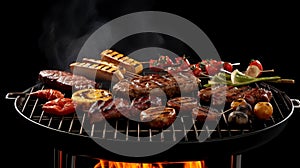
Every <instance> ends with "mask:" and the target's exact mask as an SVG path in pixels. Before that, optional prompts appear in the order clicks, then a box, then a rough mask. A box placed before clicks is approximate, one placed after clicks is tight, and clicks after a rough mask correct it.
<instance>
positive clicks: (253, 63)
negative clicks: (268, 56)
mask: <svg viewBox="0 0 300 168" xmlns="http://www.w3.org/2000/svg"><path fill="white" fill-rule="evenodd" d="M251 65H255V66H257V67H258V69H259V70H261V71H263V66H262V64H261V62H260V61H259V60H256V59H253V60H251V61H250V63H249V66H251Z"/></svg>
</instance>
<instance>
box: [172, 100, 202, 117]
mask: <svg viewBox="0 0 300 168" xmlns="http://www.w3.org/2000/svg"><path fill="white" fill-rule="evenodd" d="M198 102H199V101H198V100H197V99H196V98H195V97H175V98H172V99H170V100H168V102H167V105H168V106H169V107H173V108H175V110H176V112H177V113H178V112H179V111H183V112H189V113H190V112H191V111H192V109H193V108H194V107H197V106H198Z"/></svg>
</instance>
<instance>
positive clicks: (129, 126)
mask: <svg viewBox="0 0 300 168" xmlns="http://www.w3.org/2000/svg"><path fill="white" fill-rule="evenodd" d="M259 87H263V88H266V89H268V90H271V91H272V93H273V98H272V100H271V103H272V104H273V106H274V112H273V116H272V117H271V119H270V120H267V121H264V122H250V123H249V124H248V125H247V126H246V127H241V128H237V127H231V126H230V125H229V124H228V122H227V119H226V114H223V115H222V117H221V119H220V120H219V121H213V122H218V123H215V124H212V125H217V127H213V128H212V127H210V125H209V124H207V125H203V123H199V122H197V121H195V120H194V119H193V118H192V117H190V116H177V117H178V119H177V120H176V121H175V122H174V123H173V124H172V125H171V126H170V127H169V128H167V129H165V130H153V129H149V128H146V127H144V126H143V125H141V124H140V123H138V122H134V121H131V120H126V119H120V120H117V121H114V122H100V123H96V124H90V123H89V121H88V117H87V114H86V113H84V112H77V113H76V114H72V115H67V116H62V117H59V116H51V115H48V114H47V113H44V112H43V110H42V108H41V107H42V103H43V102H42V101H41V100H39V99H37V98H33V97H30V96H25V97H20V96H19V97H18V98H17V100H18V101H16V103H15V106H16V108H17V110H18V111H19V113H21V114H22V115H24V117H26V118H28V119H29V120H31V121H32V122H34V123H36V124H40V125H42V126H45V127H47V128H49V129H54V130H57V131H62V132H65V133H68V134H74V135H80V136H88V137H92V138H100V139H105V140H115V141H116V140H117V141H137V142H140V141H149V142H153V141H158V142H168V141H178V138H182V137H183V138H182V139H181V140H180V141H183V142H198V141H202V140H203V139H201V137H205V138H207V140H206V141H210V140H219V139H226V138H232V137H235V136H241V135H244V134H247V133H251V132H255V131H259V130H261V129H265V128H267V127H271V126H273V125H276V124H278V123H280V122H283V121H284V120H285V119H286V118H288V116H289V115H290V114H291V111H292V107H293V106H292V102H291V100H290V99H289V97H288V96H287V95H286V94H285V93H284V92H282V91H280V90H278V89H276V88H275V87H273V86H270V85H267V84H265V83H260V84H259ZM43 88H44V85H42V84H37V85H35V86H33V87H31V88H29V89H28V90H27V91H25V92H28V93H30V92H33V91H36V90H39V89H43ZM190 125H192V127H190ZM158 133H160V134H158ZM121 134H122V135H125V136H120V135H121ZM200 134H201V135H202V136H201V137H200V136H199V135H200ZM144 137H146V138H144Z"/></svg>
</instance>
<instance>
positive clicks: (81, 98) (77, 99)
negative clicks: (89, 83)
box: [71, 89, 112, 111]
mask: <svg viewBox="0 0 300 168" xmlns="http://www.w3.org/2000/svg"><path fill="white" fill-rule="evenodd" d="M71 98H72V100H73V102H74V103H76V109H79V110H83V111H88V110H89V108H90V107H91V105H92V104H93V103H94V102H96V101H99V100H101V101H107V100H110V99H112V93H111V92H109V91H108V90H105V89H82V90H78V91H75V92H74V93H73V94H72V97H71Z"/></svg>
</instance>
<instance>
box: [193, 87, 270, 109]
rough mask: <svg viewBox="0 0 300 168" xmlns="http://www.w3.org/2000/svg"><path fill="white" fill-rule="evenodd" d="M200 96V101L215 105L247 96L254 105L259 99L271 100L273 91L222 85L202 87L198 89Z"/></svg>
mask: <svg viewBox="0 0 300 168" xmlns="http://www.w3.org/2000/svg"><path fill="white" fill-rule="evenodd" d="M198 96H199V98H200V103H203V104H207V103H212V104H213V105H222V104H224V103H225V105H226V104H230V103H231V102H232V101H234V100H236V99H238V98H245V99H246V101H247V102H248V103H249V104H251V105H254V104H255V103H257V102H259V101H270V100H271V98H272V92H271V91H269V90H266V89H264V88H259V87H255V88H253V87H250V86H242V87H234V86H220V87H216V88H213V87H208V88H204V89H201V90H199V91H198Z"/></svg>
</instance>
